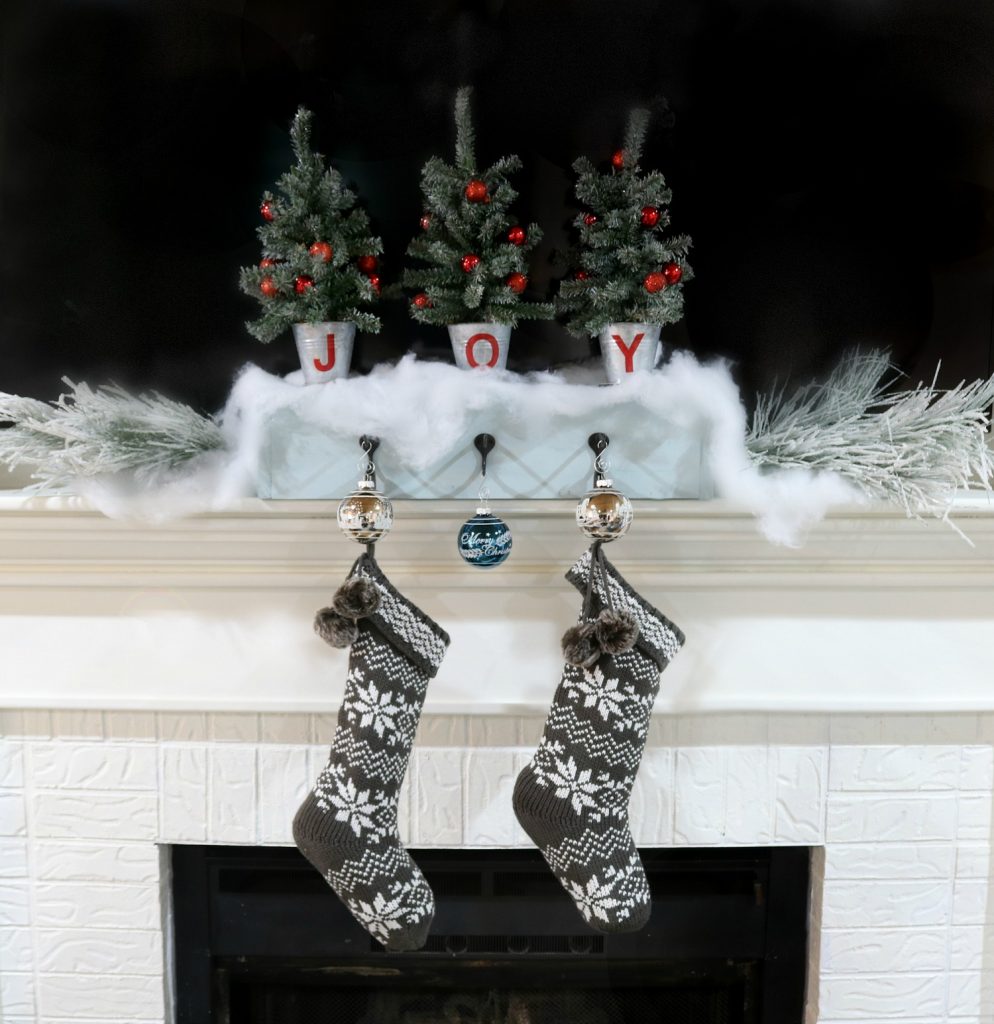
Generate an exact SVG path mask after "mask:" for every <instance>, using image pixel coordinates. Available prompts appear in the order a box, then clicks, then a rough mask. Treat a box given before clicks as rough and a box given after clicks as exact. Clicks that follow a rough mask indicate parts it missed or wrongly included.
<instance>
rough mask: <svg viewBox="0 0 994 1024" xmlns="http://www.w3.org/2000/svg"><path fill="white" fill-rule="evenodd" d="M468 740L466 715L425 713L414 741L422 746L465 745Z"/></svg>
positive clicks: (416, 744)
mask: <svg viewBox="0 0 994 1024" xmlns="http://www.w3.org/2000/svg"><path fill="white" fill-rule="evenodd" d="M468 741H469V727H468V726H467V724H466V716H465V715H424V716H423V717H422V719H421V721H420V722H419V723H418V734H417V737H416V738H415V741H414V743H415V746H421V747H465V746H466V744H467V743H468Z"/></svg>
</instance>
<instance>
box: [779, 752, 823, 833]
mask: <svg viewBox="0 0 994 1024" xmlns="http://www.w3.org/2000/svg"><path fill="white" fill-rule="evenodd" d="M772 756H773V757H775V759H776V761H775V764H776V790H775V794H776V808H775V811H774V839H775V841H776V842H778V843H791V844H807V845H815V844H819V843H823V842H824V841H825V782H826V778H825V776H826V765H827V761H828V755H827V752H826V751H825V750H824V749H823V748H821V747H780V748H779V749H778V750H775V751H773V752H772Z"/></svg>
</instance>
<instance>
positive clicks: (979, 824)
mask: <svg viewBox="0 0 994 1024" xmlns="http://www.w3.org/2000/svg"><path fill="white" fill-rule="evenodd" d="M956 837H957V839H967V840H970V839H973V840H981V841H984V842H990V839H991V795H990V793H978V794H971V795H969V796H967V795H962V796H960V798H959V822H958V826H957V829H956Z"/></svg>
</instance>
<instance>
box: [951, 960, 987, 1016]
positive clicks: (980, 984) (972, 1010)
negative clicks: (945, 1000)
mask: <svg viewBox="0 0 994 1024" xmlns="http://www.w3.org/2000/svg"><path fill="white" fill-rule="evenodd" d="M992 1003H994V976H992V975H991V974H990V973H989V972H988V973H986V974H985V973H983V972H981V971H966V972H964V973H962V974H959V973H952V974H950V975H949V1016H950V1017H965V1016H966V1015H968V1014H977V1015H978V1016H980V1015H982V1019H983V1021H984V1022H985V1024H986V1022H987V1021H989V1020H991V1006H992Z"/></svg>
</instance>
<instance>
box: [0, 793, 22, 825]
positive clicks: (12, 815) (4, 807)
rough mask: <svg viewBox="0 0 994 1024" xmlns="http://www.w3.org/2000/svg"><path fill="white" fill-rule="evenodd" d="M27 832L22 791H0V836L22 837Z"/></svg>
mask: <svg viewBox="0 0 994 1024" xmlns="http://www.w3.org/2000/svg"><path fill="white" fill-rule="evenodd" d="M27 830H28V825H27V818H26V817H25V808H24V790H23V789H3V790H0V836H23V835H25V834H26V833H27Z"/></svg>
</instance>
